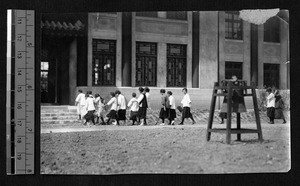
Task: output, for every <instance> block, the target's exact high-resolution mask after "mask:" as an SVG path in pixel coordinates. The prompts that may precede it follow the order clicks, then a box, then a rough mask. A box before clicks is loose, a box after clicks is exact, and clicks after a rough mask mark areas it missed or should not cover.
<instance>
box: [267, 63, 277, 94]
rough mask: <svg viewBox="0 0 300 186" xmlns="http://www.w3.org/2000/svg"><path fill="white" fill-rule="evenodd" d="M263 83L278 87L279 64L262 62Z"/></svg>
mask: <svg viewBox="0 0 300 186" xmlns="http://www.w3.org/2000/svg"><path fill="white" fill-rule="evenodd" d="M264 85H266V86H267V87H273V86H275V87H276V88H279V64H268V63H265V64H264Z"/></svg>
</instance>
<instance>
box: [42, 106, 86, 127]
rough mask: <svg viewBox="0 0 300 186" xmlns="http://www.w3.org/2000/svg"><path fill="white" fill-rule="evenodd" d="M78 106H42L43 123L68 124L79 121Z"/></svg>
mask: <svg viewBox="0 0 300 186" xmlns="http://www.w3.org/2000/svg"><path fill="white" fill-rule="evenodd" d="M78 122H80V121H78V115H77V107H76V106H69V105H65V106H64V105H62V106H41V124H42V125H46V124H67V123H78Z"/></svg>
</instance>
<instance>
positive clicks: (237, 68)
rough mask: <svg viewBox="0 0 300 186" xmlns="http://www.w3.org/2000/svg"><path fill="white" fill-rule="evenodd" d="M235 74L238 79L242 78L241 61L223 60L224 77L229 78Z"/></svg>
mask: <svg viewBox="0 0 300 186" xmlns="http://www.w3.org/2000/svg"><path fill="white" fill-rule="evenodd" d="M233 75H235V76H236V77H237V78H238V79H239V80H242V79H243V63H242V62H231V61H226V62H225V79H231V77H232V76H233Z"/></svg>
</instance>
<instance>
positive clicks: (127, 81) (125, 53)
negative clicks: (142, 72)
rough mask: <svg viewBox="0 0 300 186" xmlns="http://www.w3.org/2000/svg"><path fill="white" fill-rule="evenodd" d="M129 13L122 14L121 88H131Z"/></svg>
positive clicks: (130, 28)
mask: <svg viewBox="0 0 300 186" xmlns="http://www.w3.org/2000/svg"><path fill="white" fill-rule="evenodd" d="M131 19H132V16H131V12H123V13H122V86H131V55H132V53H131V50H132V48H131V43H132V35H131V30H132V25H131Z"/></svg>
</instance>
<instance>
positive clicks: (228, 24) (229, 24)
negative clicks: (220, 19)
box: [225, 11, 244, 40]
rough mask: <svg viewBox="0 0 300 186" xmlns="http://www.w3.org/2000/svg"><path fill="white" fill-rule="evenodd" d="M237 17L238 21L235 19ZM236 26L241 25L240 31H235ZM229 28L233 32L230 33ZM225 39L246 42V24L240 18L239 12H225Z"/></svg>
mask: <svg viewBox="0 0 300 186" xmlns="http://www.w3.org/2000/svg"><path fill="white" fill-rule="evenodd" d="M236 16H237V19H235V17H236ZM235 24H240V25H239V27H238V28H240V30H235V29H236V27H235ZM229 28H230V29H231V31H229V30H230V29H229ZM234 34H237V37H236V38H235V37H234ZM239 34H240V35H239ZM225 39H231V40H244V24H243V20H242V19H240V18H239V12H233V11H226V12H225Z"/></svg>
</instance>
